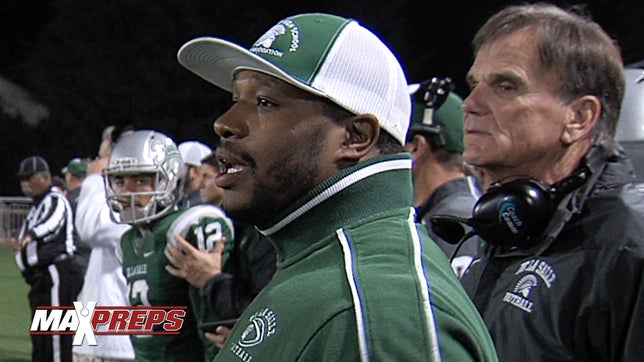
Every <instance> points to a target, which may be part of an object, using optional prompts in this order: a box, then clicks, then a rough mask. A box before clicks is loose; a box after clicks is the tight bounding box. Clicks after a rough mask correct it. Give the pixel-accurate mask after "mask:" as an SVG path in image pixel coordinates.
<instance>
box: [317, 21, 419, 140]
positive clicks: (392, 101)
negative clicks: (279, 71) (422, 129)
mask: <svg viewBox="0 0 644 362" xmlns="http://www.w3.org/2000/svg"><path fill="white" fill-rule="evenodd" d="M311 85H312V86H313V87H314V88H316V89H319V90H321V91H323V92H325V93H326V94H327V95H328V97H329V98H331V99H332V100H333V101H334V102H335V103H337V104H338V105H340V106H342V107H344V108H346V109H347V110H349V111H351V112H354V113H356V114H367V113H368V114H373V115H375V116H376V117H377V118H378V120H379V121H380V125H381V127H382V128H384V129H385V130H386V131H387V132H389V133H390V134H391V135H392V136H394V137H395V138H396V139H397V140H399V141H400V142H401V143H404V142H405V136H406V134H407V128H408V127H409V119H410V116H411V100H410V97H409V93H408V91H407V79H406V78H405V74H404V72H403V70H402V68H401V65H400V63H399V62H398V60H397V59H396V57H395V56H394V55H393V53H392V52H391V51H390V50H389V48H387V46H386V45H384V44H383V43H382V41H381V40H380V39H378V37H377V36H376V35H374V34H373V33H371V32H370V31H368V30H367V29H365V28H363V27H362V26H360V25H359V24H358V23H357V22H352V23H350V24H348V25H347V26H346V28H345V29H344V30H343V31H342V33H341V34H340V35H339V36H338V39H337V40H336V42H335V44H334V45H333V47H332V48H331V50H330V52H329V54H328V56H327V58H326V61H325V63H324V64H323V65H322V67H321V69H320V71H319V73H318V75H317V76H316V77H315V79H314V80H313V83H312V84H311Z"/></svg>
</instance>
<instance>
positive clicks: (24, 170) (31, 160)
mask: <svg viewBox="0 0 644 362" xmlns="http://www.w3.org/2000/svg"><path fill="white" fill-rule="evenodd" d="M38 172H49V165H48V164H47V161H45V159H44V158H42V157H40V156H30V157H27V158H25V159H24V160H22V162H20V169H19V170H18V173H17V174H16V176H18V177H29V176H31V175H33V174H35V173H38Z"/></svg>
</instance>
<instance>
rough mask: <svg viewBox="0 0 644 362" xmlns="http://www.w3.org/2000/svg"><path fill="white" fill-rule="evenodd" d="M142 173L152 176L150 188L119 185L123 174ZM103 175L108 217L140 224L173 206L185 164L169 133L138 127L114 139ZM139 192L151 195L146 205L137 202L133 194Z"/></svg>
mask: <svg viewBox="0 0 644 362" xmlns="http://www.w3.org/2000/svg"><path fill="white" fill-rule="evenodd" d="M146 174H147V175H154V176H155V181H154V190H153V191H151V192H128V191H127V190H124V189H123V187H122V185H123V179H124V177H126V176H135V175H146ZM103 175H104V178H105V191H106V195H107V202H108V204H109V205H110V209H111V210H112V212H111V216H112V219H113V220H114V221H115V222H117V223H120V224H141V223H147V222H150V221H152V220H155V219H158V218H161V217H163V216H165V215H167V214H168V213H170V212H172V211H175V210H177V201H178V200H180V199H181V196H182V193H183V182H184V180H185V175H186V167H185V165H184V163H183V159H182V158H181V154H180V153H179V150H178V149H177V145H176V144H175V143H174V141H173V140H172V139H171V138H170V137H168V136H166V135H164V134H162V133H159V132H155V131H150V130H141V131H136V132H134V133H132V134H131V135H129V136H127V137H124V138H121V139H120V140H119V141H118V142H117V143H116V145H115V146H114V149H113V150H112V154H111V156H110V162H109V166H108V168H107V169H105V171H104V172H103ZM141 196H148V197H151V199H150V201H149V202H148V203H147V205H137V197H139V198H140V197H141Z"/></svg>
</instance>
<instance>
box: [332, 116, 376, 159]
mask: <svg viewBox="0 0 644 362" xmlns="http://www.w3.org/2000/svg"><path fill="white" fill-rule="evenodd" d="M345 131H346V132H345V135H346V137H345V140H344V142H343V144H342V148H341V151H340V153H341V155H340V156H341V158H342V159H344V160H353V161H359V160H360V159H362V158H363V157H364V156H365V155H367V154H369V153H370V152H373V151H374V150H376V151H378V150H377V144H378V138H379V137H380V124H379V123H378V119H377V118H376V117H375V116H374V115H371V114H360V115H357V116H353V117H349V118H347V119H345ZM378 152H379V151H378Z"/></svg>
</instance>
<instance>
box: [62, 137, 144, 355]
mask: <svg viewBox="0 0 644 362" xmlns="http://www.w3.org/2000/svg"><path fill="white" fill-rule="evenodd" d="M132 132H133V130H132V128H131V127H125V128H123V127H116V126H109V127H107V128H105V130H104V131H103V137H102V140H101V145H100V146H99V155H98V157H97V158H96V159H94V160H93V161H91V162H90V163H89V165H88V172H89V174H88V175H87V177H85V179H84V180H83V183H82V185H81V188H80V192H79V195H78V205H77V208H76V213H75V224H76V231H77V233H78V236H79V239H80V241H81V243H83V244H85V245H88V246H89V247H90V248H91V253H90V257H89V262H88V265H87V271H86V272H85V283H84V286H83V289H82V291H81V294H80V300H81V301H82V302H83V305H86V304H87V303H88V302H96V305H107V306H109V305H114V306H125V305H128V299H127V283H126V281H125V276H124V275H123V269H122V267H121V263H120V262H119V260H118V258H117V256H116V249H115V248H116V246H117V245H118V243H119V241H120V239H121V235H122V234H123V232H125V230H127V229H128V226H127V225H120V224H117V223H115V222H114V221H112V219H111V217H110V209H109V206H108V205H107V200H106V198H105V187H104V183H103V176H102V172H103V170H104V169H105V167H107V164H108V161H109V157H110V154H111V152H112V148H113V147H114V144H115V143H116V141H118V140H119V139H120V138H121V137H127V136H128V135H130V134H132ZM67 168H68V169H69V170H71V168H70V167H69V166H68V167H67ZM105 328H106V326H99V331H102V330H105ZM95 337H96V342H97V345H96V346H90V345H88V344H87V339H86V338H85V339H83V344H81V345H80V346H74V348H73V352H74V360H75V362H93V361H97V360H100V361H104V362H123V361H133V360H134V348H133V347H132V343H131V342H130V337H129V336H127V335H100V334H97V335H96V336H95Z"/></svg>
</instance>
